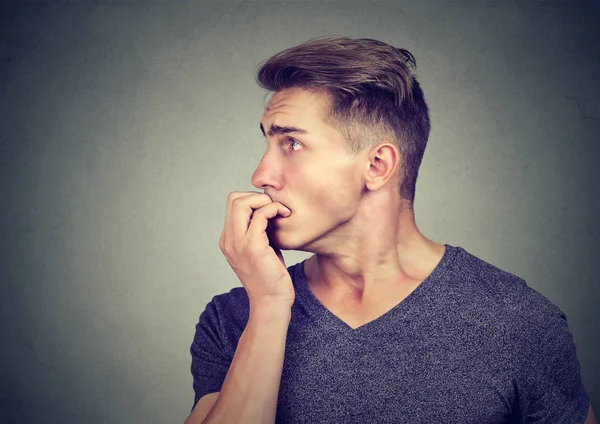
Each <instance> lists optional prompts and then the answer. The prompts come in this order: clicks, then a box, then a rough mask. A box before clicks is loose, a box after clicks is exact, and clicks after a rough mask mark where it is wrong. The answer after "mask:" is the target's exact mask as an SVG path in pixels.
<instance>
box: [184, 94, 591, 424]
mask: <svg viewBox="0 0 600 424" xmlns="http://www.w3.org/2000/svg"><path fill="white" fill-rule="evenodd" d="M326 108H327V99H326V98H325V97H323V96H320V95H317V94H314V93H309V92H307V91H304V90H301V89H297V88H292V89H286V90H282V91H279V92H277V93H275V94H274V95H273V97H272V98H271V100H270V101H269V103H268V105H267V107H266V108H265V111H264V114H263V116H262V119H261V128H262V129H263V130H264V133H265V136H266V142H267V149H266V152H265V154H264V156H263V157H262V160H261V161H260V163H259V165H258V167H257V168H256V171H255V172H254V173H253V175H252V183H253V185H254V186H255V187H256V188H257V189H260V190H262V191H263V193H255V192H250V193H248V192H234V193H231V194H230V195H229V197H228V200H227V210H226V218H225V226H224V228H223V232H222V234H221V238H220V240H219V246H220V248H221V251H222V252H223V254H224V255H225V257H226V258H227V261H228V262H229V264H230V265H231V267H232V269H233V270H234V272H235V273H236V274H237V276H238V277H239V279H240V281H241V283H242V285H243V286H244V288H245V289H246V291H247V293H248V297H249V301H250V316H249V319H248V325H247V327H246V329H245V330H244V333H243V334H242V337H241V338H240V342H239V344H238V348H237V350H236V354H235V356H234V358H233V361H232V364H231V366H230V370H229V372H228V374H227V377H226V379H225V382H224V384H223V388H222V390H221V392H220V393H213V394H209V395H206V396H204V397H203V398H202V399H201V400H200V401H199V402H198V404H197V406H196V407H195V408H194V411H193V412H192V414H191V415H190V417H189V418H188V420H187V421H186V422H189V423H196V422H197V423H200V422H204V423H209V422H215V423H217V422H239V421H240V419H241V417H244V420H246V421H247V422H261V423H262V422H264V423H272V422H274V421H275V413H276V402H277V393H278V390H279V381H280V378H281V367H282V363H283V355H284V348H285V336H286V333H287V326H288V325H289V321H290V309H291V306H292V304H293V302H294V297H295V293H294V288H293V285H292V281H291V277H290V276H289V274H288V272H287V269H286V266H285V263H284V261H283V256H282V255H281V249H290V250H302V251H307V252H312V253H314V255H313V256H312V257H311V258H310V259H309V260H308V261H307V262H305V270H304V271H305V274H306V276H307V284H308V286H309V288H310V290H311V291H312V292H313V293H314V294H315V296H316V297H317V298H318V299H319V300H320V301H321V302H322V303H323V305H324V306H326V307H327V308H328V309H329V310H330V311H331V312H332V313H334V314H335V315H337V316H338V317H339V318H340V319H342V320H343V321H344V322H346V323H347V324H348V325H349V326H350V327H352V328H357V327H359V326H361V325H364V324H365V323H367V322H370V321H372V320H374V319H377V318H378V317H380V316H381V315H382V314H384V313H385V312H387V311H388V310H390V309H391V308H392V307H394V306H395V305H397V304H398V303H400V302H401V301H402V300H403V299H404V298H406V296H408V295H409V294H410V293H411V292H412V291H413V290H414V289H415V288H416V287H418V285H419V284H420V283H421V282H422V281H423V280H424V279H425V278H427V276H428V275H429V274H431V272H432V271H433V269H434V268H435V267H436V266H437V264H438V263H439V261H440V259H441V258H442V256H443V254H444V250H445V246H443V245H441V244H439V243H435V242H433V241H431V240H429V239H427V238H426V237H425V236H423V234H421V232H420V231H419V230H418V228H417V226H416V223H415V219H414V215H413V213H412V211H411V208H410V207H408V206H409V205H407V204H406V203H405V202H404V201H403V200H402V199H401V198H400V196H399V194H398V193H399V183H398V179H397V175H398V168H399V166H400V153H399V151H398V149H397V148H396V147H395V146H394V145H393V144H392V143H390V142H389V141H387V140H381V142H380V143H378V144H376V145H375V146H372V147H368V148H366V149H364V150H363V151H362V152H360V153H359V154H358V155H355V156H351V155H349V154H348V153H347V150H346V144H345V143H346V142H345V140H344V138H343V136H342V134H341V133H340V132H339V131H338V130H337V129H336V128H333V127H332V126H330V125H327V124H325V122H324V121H323V119H322V117H323V116H325V114H326V112H327V109H326ZM277 126H279V127H297V128H301V129H303V130H305V133H304V134H296V133H293V134H290V133H285V134H283V133H278V131H276V130H277ZM271 130H275V131H273V132H272V131H271ZM257 380H260V382H261V384H253V382H256V381H257ZM241 399H242V400H244V401H245V402H241V401H240V400H241ZM585 423H586V424H597V421H596V418H595V416H594V413H593V410H592V408H591V405H590V407H589V412H588V417H587V419H586V421H585Z"/></svg>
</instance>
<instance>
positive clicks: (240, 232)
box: [229, 193, 273, 239]
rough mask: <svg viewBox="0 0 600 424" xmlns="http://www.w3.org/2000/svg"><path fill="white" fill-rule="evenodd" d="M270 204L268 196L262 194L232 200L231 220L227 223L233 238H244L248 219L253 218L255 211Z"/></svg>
mask: <svg viewBox="0 0 600 424" xmlns="http://www.w3.org/2000/svg"><path fill="white" fill-rule="evenodd" d="M272 202H273V201H272V200H271V198H270V197H269V196H267V195H266V194H262V193H253V194H249V195H246V196H241V197H238V198H236V199H234V200H233V202H232V205H231V219H230V223H229V225H230V228H231V234H232V235H233V237H235V238H236V239H237V238H240V239H241V238H243V237H245V236H246V232H247V231H248V225H249V222H250V219H251V218H252V217H253V215H254V212H255V210H257V209H260V208H262V207H263V206H265V205H268V204H269V203H272Z"/></svg>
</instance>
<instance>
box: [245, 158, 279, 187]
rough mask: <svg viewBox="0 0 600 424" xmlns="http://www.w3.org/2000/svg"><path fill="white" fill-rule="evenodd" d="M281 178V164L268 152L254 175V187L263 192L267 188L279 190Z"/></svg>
mask: <svg viewBox="0 0 600 424" xmlns="http://www.w3.org/2000/svg"><path fill="white" fill-rule="evenodd" d="M280 176H281V173H280V164H279V163H278V161H277V158H276V157H275V156H274V155H273V154H272V152H270V151H269V150H267V151H266V152H265V154H264V155H263V157H262V159H261V160H260V163H259V164H258V166H257V167H256V170H255V171H254V173H253V174H252V185H253V186H254V187H256V188H258V189H262V190H264V189H267V188H272V189H275V190H279V189H280V188H281V183H280V181H281V179H280Z"/></svg>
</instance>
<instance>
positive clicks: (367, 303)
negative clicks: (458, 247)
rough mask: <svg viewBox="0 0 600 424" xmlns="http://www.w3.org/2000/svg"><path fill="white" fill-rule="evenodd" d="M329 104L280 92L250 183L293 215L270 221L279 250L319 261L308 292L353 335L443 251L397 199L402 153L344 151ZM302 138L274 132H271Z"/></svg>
mask: <svg viewBox="0 0 600 424" xmlns="http://www.w3.org/2000/svg"><path fill="white" fill-rule="evenodd" d="M326 112H327V99H326V98H325V97H324V96H322V95H318V94H315V93H311V92H308V91H305V90H302V89H299V88H290V89H285V90H281V91H278V92H276V93H275V94H274V95H273V96H272V97H271V99H270V101H269V103H268V105H267V107H266V108H265V111H264V114H263V116H262V119H261V126H262V128H263V129H264V131H265V132H266V133H267V134H266V141H267V150H266V152H265V154H264V156H263V157H262V160H261V161H260V163H259V165H258V167H257V169H256V170H255V172H254V174H253V175H252V184H253V185H254V186H255V187H256V188H258V189H262V190H263V191H264V193H265V194H266V195H268V196H269V197H270V198H271V199H272V200H273V201H276V202H279V203H282V204H283V205H285V206H286V207H287V208H289V209H290V210H291V215H290V216H289V217H287V218H284V219H282V218H277V219H275V220H272V221H271V222H270V229H272V234H271V238H272V241H273V243H274V244H275V245H276V246H277V247H279V248H281V249H293V250H302V251H307V252H313V253H315V255H314V256H312V257H311V258H310V259H309V260H308V261H307V263H306V264H305V273H306V275H307V284H308V285H309V287H310V289H311V290H312V291H313V293H314V294H315V296H316V297H317V298H319V300H320V301H321V302H322V303H323V304H324V305H325V306H327V307H328V308H329V309H330V310H332V312H334V313H335V314H336V315H338V316H339V317H340V318H341V319H343V320H344V321H346V322H347V323H348V324H349V325H350V326H352V327H354V328H355V327H357V326H360V325H362V324H364V323H366V322H369V321H371V320H373V319H376V318H377V317H378V316H380V315H382V314H383V313H385V312H386V311H388V310H389V309H391V308H392V307H393V306H395V305H396V304H398V303H399V302H400V301H402V299H404V298H405V297H406V296H407V295H408V294H410V292H412V291H413V290H414V289H415V288H416V287H417V286H418V285H419V284H420V283H421V282H422V281H423V280H424V279H425V278H426V277H427V276H428V275H429V274H430V273H431V272H432V271H433V269H434V268H435V266H436V265H437V264H438V263H439V261H440V259H441V257H442V256H443V253H444V250H445V246H443V245H441V244H438V243H435V242H433V241H431V240H429V239H427V238H426V237H425V236H423V234H421V232H420V231H419V229H418V228H417V226H416V223H415V220H414V215H413V213H412V211H411V209H410V208H408V207H406V206H407V205H406V204H405V203H404V202H403V201H402V199H401V198H400V195H399V182H398V178H397V172H398V168H399V166H400V153H399V150H398V149H397V148H396V147H395V146H394V145H393V144H392V143H391V142H389V141H387V140H382V141H381V142H380V143H379V144H377V145H375V146H373V147H370V148H366V149H364V150H363V151H362V152H360V153H359V154H357V155H350V154H349V153H348V152H347V144H346V141H345V139H344V137H343V136H342V134H341V132H340V131H339V130H338V129H336V128H334V127H333V126H330V125H328V124H326V123H325V122H324V120H323V116H325V114H326ZM275 125H277V126H282V127H288V126H293V127H298V128H301V129H304V130H306V132H307V133H306V134H273V135H270V134H269V129H270V128H272V126H275Z"/></svg>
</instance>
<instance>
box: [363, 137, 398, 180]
mask: <svg viewBox="0 0 600 424" xmlns="http://www.w3.org/2000/svg"><path fill="white" fill-rule="evenodd" d="M367 159H368V163H367V172H366V175H365V185H366V187H367V189H369V190H371V191H375V190H379V189H380V188H382V187H383V186H385V185H386V184H387V183H388V182H389V181H390V179H392V178H393V177H394V176H395V175H397V173H396V171H397V169H398V167H399V166H400V151H399V150H398V148H397V147H396V146H395V145H394V144H392V143H390V142H384V143H379V144H378V145H376V146H373V147H372V148H371V149H370V150H369V153H368V156H367Z"/></svg>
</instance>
